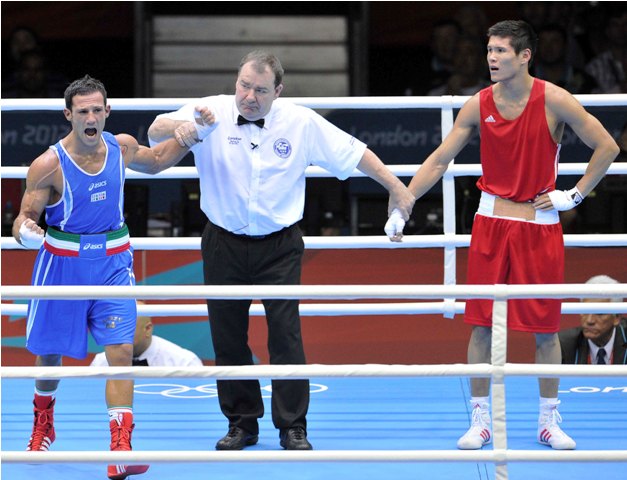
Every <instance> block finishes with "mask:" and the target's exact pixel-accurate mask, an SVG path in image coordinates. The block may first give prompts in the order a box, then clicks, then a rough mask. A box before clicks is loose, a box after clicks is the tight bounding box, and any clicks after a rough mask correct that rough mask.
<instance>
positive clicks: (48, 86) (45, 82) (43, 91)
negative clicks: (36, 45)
mask: <svg viewBox="0 0 627 480" xmlns="http://www.w3.org/2000/svg"><path fill="white" fill-rule="evenodd" d="M68 84H69V82H68V81H67V79H66V78H65V77H64V76H63V75H61V74H59V73H55V72H51V71H50V70H49V69H48V67H47V65H46V58H45V57H44V55H43V52H42V51H41V50H39V49H35V50H28V51H26V52H23V53H22V55H21V57H20V59H19V63H18V67H17V70H16V71H15V73H14V74H13V75H12V77H11V78H9V79H7V81H5V82H3V84H2V96H3V97H4V98H57V97H62V96H63V92H64V91H65V87H67V85H68Z"/></svg>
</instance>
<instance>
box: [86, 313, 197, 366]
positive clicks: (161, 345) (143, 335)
mask: <svg viewBox="0 0 627 480" xmlns="http://www.w3.org/2000/svg"><path fill="white" fill-rule="evenodd" d="M138 303H139V302H138ZM152 332H153V324H152V320H151V319H150V317H141V316H138V317H137V326H136V328H135V338H134V339H133V365H146V366H148V365H150V366H155V367H196V366H202V361H201V360H200V358H198V356H197V355H196V354H195V353H194V352H192V351H191V350H187V349H186V348H183V347H180V346H179V345H177V344H176V343H173V342H170V341H169V340H166V339H165V338H161V337H158V336H157V335H153V334H152ZM108 365H109V364H108V363H107V358H106V356H105V354H104V352H102V353H99V354H98V355H96V356H95V357H94V359H93V360H92V362H91V366H92V367H106V366H108Z"/></svg>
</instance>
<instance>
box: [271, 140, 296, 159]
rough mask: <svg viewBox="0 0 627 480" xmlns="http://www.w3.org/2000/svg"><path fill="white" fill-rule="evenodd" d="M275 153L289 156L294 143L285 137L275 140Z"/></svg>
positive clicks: (282, 156) (285, 156)
mask: <svg viewBox="0 0 627 480" xmlns="http://www.w3.org/2000/svg"><path fill="white" fill-rule="evenodd" d="M273 148H274V153H276V154H277V155H278V156H279V157H281V158H287V157H289V156H290V155H291V154H292V145H290V142H289V141H287V140H286V139H285V138H279V139H278V140H277V141H276V142H274V147H273Z"/></svg>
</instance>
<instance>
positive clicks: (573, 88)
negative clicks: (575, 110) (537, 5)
mask: <svg viewBox="0 0 627 480" xmlns="http://www.w3.org/2000/svg"><path fill="white" fill-rule="evenodd" d="M567 46H568V36H567V34H566V31H565V30H564V28H562V27H561V26H560V25H557V24H555V23H553V24H550V25H546V26H544V27H542V28H541V29H540V31H539V32H538V54H537V58H536V61H535V62H534V65H535V66H534V75H535V76H536V77H538V78H541V79H542V80H548V81H549V82H551V83H554V84H555V85H558V86H560V87H562V88H563V89H565V90H568V91H569V92H570V93H572V94H573V95H575V94H580V93H591V92H592V90H593V89H595V88H596V83H595V81H594V79H593V78H592V77H591V76H590V75H588V74H587V73H586V72H585V71H583V70H581V69H579V68H576V67H574V66H573V65H572V64H570V63H569V62H568V60H567V58H566V48H567Z"/></svg>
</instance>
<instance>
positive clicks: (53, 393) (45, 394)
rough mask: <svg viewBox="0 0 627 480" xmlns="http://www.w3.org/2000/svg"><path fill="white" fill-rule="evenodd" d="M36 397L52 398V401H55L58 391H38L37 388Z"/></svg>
mask: <svg viewBox="0 0 627 480" xmlns="http://www.w3.org/2000/svg"><path fill="white" fill-rule="evenodd" d="M35 395H38V396H40V397H52V398H51V399H52V400H54V398H55V397H56V395H57V390H56V389H54V390H50V391H45V390H37V387H35Z"/></svg>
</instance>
